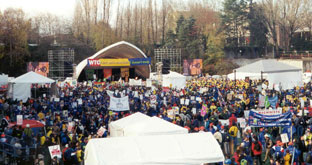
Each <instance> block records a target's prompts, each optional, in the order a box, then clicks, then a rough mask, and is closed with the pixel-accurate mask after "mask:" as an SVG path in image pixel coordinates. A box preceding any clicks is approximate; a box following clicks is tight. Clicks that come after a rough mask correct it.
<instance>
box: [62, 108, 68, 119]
mask: <svg viewBox="0 0 312 165" xmlns="http://www.w3.org/2000/svg"><path fill="white" fill-rule="evenodd" d="M63 116H64V117H66V118H67V117H68V111H67V110H64V111H63Z"/></svg>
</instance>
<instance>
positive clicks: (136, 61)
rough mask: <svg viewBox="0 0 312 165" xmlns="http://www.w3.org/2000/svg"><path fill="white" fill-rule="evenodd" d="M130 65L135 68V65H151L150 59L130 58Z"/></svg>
mask: <svg viewBox="0 0 312 165" xmlns="http://www.w3.org/2000/svg"><path fill="white" fill-rule="evenodd" d="M129 61H130V65H131V66H135V65H150V64H151V58H150V57H148V58H130V59H129Z"/></svg>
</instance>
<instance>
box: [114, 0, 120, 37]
mask: <svg viewBox="0 0 312 165" xmlns="http://www.w3.org/2000/svg"><path fill="white" fill-rule="evenodd" d="M119 7H120V0H118V4H117V12H116V25H115V37H117V35H118V22H119V17H120V16H119V14H120V13H119Z"/></svg>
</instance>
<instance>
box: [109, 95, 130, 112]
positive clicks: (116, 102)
mask: <svg viewBox="0 0 312 165" xmlns="http://www.w3.org/2000/svg"><path fill="white" fill-rule="evenodd" d="M108 109H109V110H113V111H129V110H130V108H129V98H128V96H125V97H122V98H116V97H112V96H111V97H110V102H109V108H108Z"/></svg>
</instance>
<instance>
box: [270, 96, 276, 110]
mask: <svg viewBox="0 0 312 165" xmlns="http://www.w3.org/2000/svg"><path fill="white" fill-rule="evenodd" d="M268 101H269V103H270V105H271V106H272V107H273V108H274V109H275V108H276V104H277V101H278V97H277V96H274V97H269V98H268Z"/></svg>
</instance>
